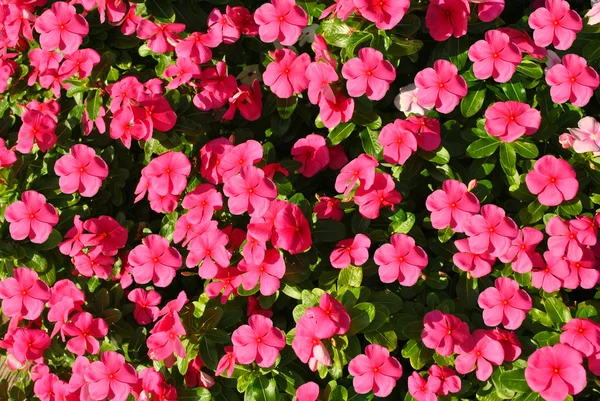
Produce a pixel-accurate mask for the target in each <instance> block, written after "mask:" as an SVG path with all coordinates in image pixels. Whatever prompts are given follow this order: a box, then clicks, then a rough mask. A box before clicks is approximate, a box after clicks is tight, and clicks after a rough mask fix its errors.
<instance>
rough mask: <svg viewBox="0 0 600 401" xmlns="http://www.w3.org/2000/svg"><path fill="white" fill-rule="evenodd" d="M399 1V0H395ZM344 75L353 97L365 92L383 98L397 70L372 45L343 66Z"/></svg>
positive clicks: (360, 51)
mask: <svg viewBox="0 0 600 401" xmlns="http://www.w3.org/2000/svg"><path fill="white" fill-rule="evenodd" d="M394 2H395V3H398V1H397V0H394ZM342 76H343V77H344V78H346V79H347V80H348V81H347V82H346V87H347V89H348V94H349V95H350V96H352V97H360V96H362V95H364V94H366V95H367V97H368V98H369V99H371V100H381V99H383V97H384V96H385V94H386V93H387V91H388V90H389V88H390V83H392V82H394V79H396V70H395V69H394V66H392V64H391V63H390V62H389V61H387V60H384V59H383V54H382V53H381V52H380V51H378V50H375V49H372V48H370V47H364V48H362V49H360V50H359V51H358V58H356V57H355V58H353V59H350V60H348V61H347V62H346V63H345V64H344V66H343V67H342Z"/></svg>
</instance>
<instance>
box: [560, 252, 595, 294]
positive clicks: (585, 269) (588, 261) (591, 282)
mask: <svg viewBox="0 0 600 401" xmlns="http://www.w3.org/2000/svg"><path fill="white" fill-rule="evenodd" d="M596 264H597V262H596V259H595V257H594V255H593V252H592V251H590V250H589V249H585V250H584V253H583V256H582V258H581V260H577V261H569V269H570V273H569V276H568V277H566V278H565V279H564V281H563V287H564V288H569V289H573V290H574V289H576V288H577V287H581V288H585V289H591V288H594V287H595V286H596V284H597V283H598V279H599V278H600V272H599V271H598V270H597V269H596Z"/></svg>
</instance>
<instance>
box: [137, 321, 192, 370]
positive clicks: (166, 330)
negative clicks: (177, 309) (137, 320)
mask: <svg viewBox="0 0 600 401" xmlns="http://www.w3.org/2000/svg"><path fill="white" fill-rule="evenodd" d="M150 333H151V335H150V337H148V339H147V340H146V346H147V347H148V356H149V357H150V359H152V360H154V361H164V360H167V359H168V360H172V359H173V358H175V356H178V357H180V358H185V357H186V352H185V348H184V346H183V343H182V342H181V339H180V338H179V337H180V336H183V335H185V329H184V327H183V325H182V324H181V320H180V319H179V317H178V316H177V314H176V313H168V314H167V315H166V316H165V317H164V318H163V319H161V320H159V321H158V323H156V325H155V326H154V328H153V329H152V330H150Z"/></svg>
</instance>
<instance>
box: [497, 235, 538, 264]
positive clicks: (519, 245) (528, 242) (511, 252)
mask: <svg viewBox="0 0 600 401" xmlns="http://www.w3.org/2000/svg"><path fill="white" fill-rule="evenodd" d="M543 239H544V234H542V232H541V231H540V230H538V229H537V228H533V227H523V229H522V230H519V234H518V235H517V237H516V238H515V239H514V240H513V241H512V244H511V245H510V248H508V250H507V251H506V253H505V254H504V255H500V256H499V259H500V261H501V262H503V263H510V264H511V267H512V269H513V270H514V271H515V272H517V273H527V272H530V271H531V269H532V268H533V258H535V257H539V254H538V253H536V252H535V248H536V246H537V245H538V244H539V243H540V242H542V240H543ZM534 255H537V256H534Z"/></svg>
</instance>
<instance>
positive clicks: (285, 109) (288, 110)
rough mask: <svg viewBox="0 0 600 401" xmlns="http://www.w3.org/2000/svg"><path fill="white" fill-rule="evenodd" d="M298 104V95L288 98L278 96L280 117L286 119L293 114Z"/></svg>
mask: <svg viewBox="0 0 600 401" xmlns="http://www.w3.org/2000/svg"><path fill="white" fill-rule="evenodd" d="M296 106H298V98H297V97H296V96H292V97H289V98H287V99H280V98H277V112H278V113H279V117H281V118H282V119H284V120H287V119H288V118H290V117H291V116H292V113H294V110H296Z"/></svg>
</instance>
